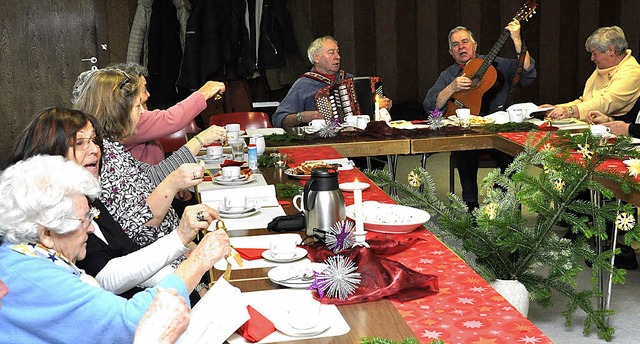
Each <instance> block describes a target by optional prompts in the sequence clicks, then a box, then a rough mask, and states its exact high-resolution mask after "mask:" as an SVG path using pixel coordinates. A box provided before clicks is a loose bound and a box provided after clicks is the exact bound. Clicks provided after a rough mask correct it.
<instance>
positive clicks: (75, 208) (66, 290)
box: [0, 156, 231, 343]
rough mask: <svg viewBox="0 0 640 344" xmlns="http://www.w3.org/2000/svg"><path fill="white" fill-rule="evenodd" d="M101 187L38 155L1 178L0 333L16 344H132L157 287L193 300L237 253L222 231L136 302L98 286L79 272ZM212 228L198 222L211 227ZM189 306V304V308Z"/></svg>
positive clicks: (59, 160)
mask: <svg viewBox="0 0 640 344" xmlns="http://www.w3.org/2000/svg"><path fill="white" fill-rule="evenodd" d="M99 193H100V185H99V183H98V181H97V180H96V179H95V178H94V177H93V176H92V175H91V174H90V173H89V172H87V171H86V170H85V169H83V168H82V167H80V166H78V165H77V164H76V163H75V162H71V161H68V160H66V159H64V158H63V157H61V156H35V157H32V158H30V159H28V160H25V161H20V162H18V163H16V164H15V165H13V166H10V167H9V168H7V169H6V170H5V171H4V172H3V173H2V175H1V176H0V240H2V245H0V256H1V257H2V259H1V260H0V279H2V280H3V281H4V282H5V283H6V284H7V286H8V287H9V289H10V290H11V292H10V293H9V294H7V295H6V296H5V297H4V298H3V299H2V311H1V312H0V329H2V336H3V338H7V339H8V338H10V339H11V341H12V342H15V343H35V342H49V343H73V342H88V343H131V342H132V341H133V335H134V331H135V329H136V326H137V324H138V322H139V321H140V319H141V317H142V315H143V314H144V313H145V311H146V310H147V308H148V307H149V305H150V304H151V302H152V300H153V298H154V296H155V295H156V294H157V293H158V288H172V289H175V290H177V291H178V293H179V294H180V295H181V296H182V297H184V298H185V299H186V300H188V293H189V292H190V291H191V290H193V289H194V287H195V286H196V285H197V283H198V282H199V280H200V278H201V277H202V275H203V274H204V273H205V272H206V271H208V269H210V268H211V266H212V265H213V264H214V263H215V262H216V261H218V260H220V259H221V258H222V257H224V256H225V255H226V254H228V253H229V252H230V250H231V248H230V246H229V238H228V236H227V235H226V233H224V232H222V231H215V232H211V233H209V234H207V235H206V236H205V237H204V238H203V240H202V241H201V242H200V244H199V245H198V246H197V248H196V249H195V250H194V252H193V253H192V254H191V255H190V256H189V258H187V259H186V260H185V261H184V262H182V263H181V264H180V265H179V266H178V267H177V269H176V270H175V272H174V273H173V274H171V275H169V276H167V277H166V278H165V279H163V280H162V281H161V282H160V283H159V284H158V287H157V288H149V289H146V290H145V291H143V292H140V293H137V294H136V295H134V296H133V298H132V299H131V300H127V299H124V298H121V297H119V296H116V295H114V294H113V293H111V292H108V291H106V290H104V289H102V288H100V287H99V285H98V283H97V282H96V281H95V280H94V279H93V278H91V277H90V276H88V275H86V274H85V273H84V272H83V271H82V270H80V269H78V268H77V267H76V265H75V263H76V261H78V260H82V259H83V258H84V257H85V254H86V241H87V235H88V233H91V232H93V230H94V227H93V222H92V219H93V218H94V217H95V216H97V215H96V213H95V211H93V210H92V208H91V207H90V206H89V202H88V198H94V197H97V196H98V194H99ZM208 225H209V221H198V226H199V227H200V228H202V229H204V228H207V227H208ZM187 302H188V301H187Z"/></svg>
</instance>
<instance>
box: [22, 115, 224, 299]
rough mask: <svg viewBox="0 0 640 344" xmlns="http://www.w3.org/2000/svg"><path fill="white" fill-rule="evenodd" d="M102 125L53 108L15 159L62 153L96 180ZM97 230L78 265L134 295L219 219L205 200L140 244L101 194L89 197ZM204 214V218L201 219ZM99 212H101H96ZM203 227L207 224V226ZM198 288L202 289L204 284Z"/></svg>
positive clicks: (30, 130)
mask: <svg viewBox="0 0 640 344" xmlns="http://www.w3.org/2000/svg"><path fill="white" fill-rule="evenodd" d="M99 137H100V127H99V124H98V123H97V121H96V120H95V119H94V118H93V117H91V116H89V115H87V114H85V113H83V112H82V111H79V110H69V109H64V108H49V109H45V110H43V111H41V112H40V113H38V114H37V115H36V116H35V118H34V119H33V120H32V121H31V123H30V124H29V125H28V126H27V128H25V130H24V131H23V132H22V134H21V136H20V137H19V138H18V140H17V141H16V142H17V144H16V146H15V148H14V151H13V156H12V161H13V162H14V163H15V162H18V161H21V160H26V159H28V158H30V157H32V156H35V155H41V154H47V155H59V156H63V157H66V158H67V159H68V160H70V161H74V162H75V163H77V164H78V165H80V166H82V167H83V168H84V169H86V170H87V171H88V172H89V173H91V175H92V176H93V177H94V178H95V179H96V180H98V177H99V171H100V158H101V147H100V144H101V141H100V140H99ZM91 206H92V208H91V212H90V213H88V215H90V216H91V218H90V219H88V220H87V221H88V222H90V221H91V220H93V221H94V223H93V227H94V232H92V233H90V234H89V237H88V239H87V242H86V244H87V247H86V251H87V252H86V257H85V259H83V260H82V261H80V262H78V263H77V265H78V267H80V268H81V269H84V270H85V271H86V272H87V273H88V274H89V275H91V276H94V277H95V278H96V280H97V281H98V282H99V283H100V285H101V286H102V287H103V288H104V289H106V290H109V291H111V292H113V293H115V294H119V295H121V296H124V297H127V298H129V297H131V296H132V295H133V294H135V293H136V292H138V291H140V290H142V289H141V287H153V286H155V285H157V284H158V283H159V282H160V280H162V278H164V277H165V276H166V275H168V274H171V273H173V271H174V270H175V269H174V268H173V267H172V266H171V265H170V264H171V263H172V262H173V261H175V260H176V259H177V258H179V257H180V256H182V255H183V254H184V253H185V252H186V251H187V249H188V248H187V246H189V245H192V241H193V240H194V238H195V236H196V235H197V233H198V230H199V229H203V228H204V229H206V226H204V225H205V224H207V223H208V222H211V221H213V220H214V219H219V218H220V216H219V215H218V213H217V212H216V211H215V210H213V209H212V208H210V207H208V206H206V205H204V204H199V205H194V206H191V207H187V208H186V210H185V212H184V214H183V215H182V219H181V220H180V224H179V225H178V227H177V229H176V230H174V231H172V232H170V233H169V234H167V235H165V236H163V237H161V238H160V239H158V240H157V241H154V242H153V243H151V244H149V245H147V246H145V247H143V248H141V247H140V246H139V245H137V244H136V243H134V242H133V240H132V239H131V238H129V237H128V236H127V235H126V234H125V232H124V231H123V229H122V227H121V226H120V224H119V223H118V222H116V221H115V220H114V219H113V217H112V216H111V213H110V212H109V210H108V209H107V208H106V207H105V206H104V204H103V203H102V202H101V201H100V199H99V198H96V199H94V200H93V201H92V202H91ZM199 213H200V215H201V218H202V219H203V220H206V221H208V222H205V221H198V219H197V217H198V214H199ZM98 214H99V215H98ZM203 226H204V227H203ZM199 288H202V286H200V287H199Z"/></svg>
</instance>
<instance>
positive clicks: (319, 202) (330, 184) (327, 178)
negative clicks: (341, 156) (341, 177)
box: [302, 168, 345, 237]
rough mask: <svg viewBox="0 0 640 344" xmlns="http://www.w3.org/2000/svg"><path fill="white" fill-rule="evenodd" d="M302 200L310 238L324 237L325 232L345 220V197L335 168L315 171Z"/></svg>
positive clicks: (312, 172)
mask: <svg viewBox="0 0 640 344" xmlns="http://www.w3.org/2000/svg"><path fill="white" fill-rule="evenodd" d="M302 200H303V206H304V213H305V224H306V234H307V235H308V236H312V235H314V234H316V235H319V236H321V237H324V231H326V230H327V229H329V228H330V227H331V226H333V225H334V224H335V223H336V222H338V221H341V220H344V219H345V207H344V197H343V196H342V191H340V189H339V188H338V171H337V170H336V169H335V168H315V169H313V170H312V171H311V178H310V179H309V181H308V182H307V183H306V184H305V186H304V194H303V197H302ZM317 229H319V230H321V231H320V232H318V231H317Z"/></svg>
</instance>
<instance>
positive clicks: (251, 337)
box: [236, 305, 276, 343]
mask: <svg viewBox="0 0 640 344" xmlns="http://www.w3.org/2000/svg"><path fill="white" fill-rule="evenodd" d="M247 310H248V311H249V317H250V319H249V320H247V322H246V323H244V324H243V325H242V326H240V328H239V329H238V330H237V331H236V332H238V334H239V335H241V336H243V337H244V338H245V339H246V340H248V341H250V342H252V343H255V342H259V341H261V340H262V339H263V338H264V337H266V336H268V335H270V334H272V333H273V332H275V331H276V328H275V326H273V323H272V322H271V321H270V320H269V319H267V318H265V317H264V315H262V314H260V313H259V312H258V311H256V310H255V309H253V307H251V306H250V305H247Z"/></svg>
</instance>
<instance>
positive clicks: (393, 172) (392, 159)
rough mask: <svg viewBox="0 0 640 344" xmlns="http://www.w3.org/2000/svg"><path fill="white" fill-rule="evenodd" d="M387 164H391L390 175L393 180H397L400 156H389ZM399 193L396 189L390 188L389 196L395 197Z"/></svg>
mask: <svg viewBox="0 0 640 344" xmlns="http://www.w3.org/2000/svg"><path fill="white" fill-rule="evenodd" d="M387 162H388V164H389V174H391V178H393V180H396V171H397V169H398V154H389V155H387ZM397 195H398V192H397V190H396V188H394V187H390V188H389V196H391V197H394V196H397Z"/></svg>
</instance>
